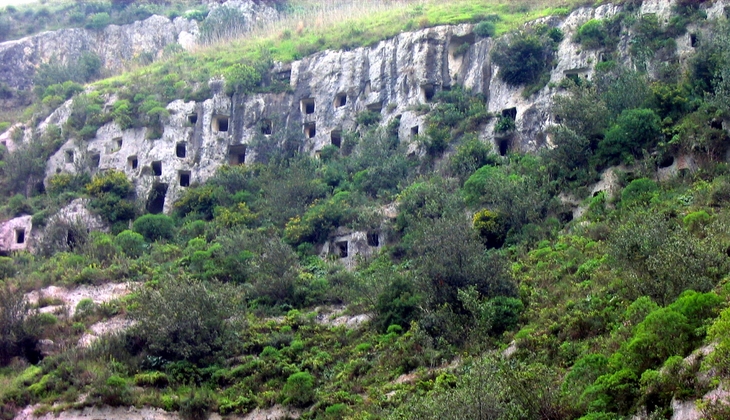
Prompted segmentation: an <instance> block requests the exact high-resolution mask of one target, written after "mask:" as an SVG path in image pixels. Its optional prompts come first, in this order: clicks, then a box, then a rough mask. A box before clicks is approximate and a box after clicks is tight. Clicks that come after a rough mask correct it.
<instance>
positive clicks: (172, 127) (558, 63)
mask: <svg viewBox="0 0 730 420" xmlns="http://www.w3.org/2000/svg"><path fill="white" fill-rule="evenodd" d="M665 3H666V4H665ZM720 3H721V4H723V5H726V4H728V3H730V2H728V1H727V0H724V1H719V2H717V4H720ZM642 7H643V8H642V12H644V13H665V11H666V10H670V11H671V4H670V3H667V2H666V1H662V0H653V1H647V2H646V3H645V5H644V6H642ZM711 7H712V10H713V13H715V14H719V13H720V12H719V10H721V9H719V7H720V6H717V5H716V4H715V5H713V6H711ZM667 8H668V9H667ZM722 10H724V9H722ZM620 11H621V7H620V6H618V5H613V4H607V5H603V6H600V7H597V8H595V9H594V8H580V9H577V10H575V11H574V12H572V13H571V14H569V15H568V16H565V17H549V18H544V19H540V20H539V21H536V22H532V23H530V24H528V25H534V24H536V23H540V24H545V25H549V26H553V27H558V28H560V29H561V30H562V31H563V33H564V39H563V41H562V42H561V43H560V44H559V46H558V49H557V51H556V56H555V65H554V68H553V69H552V70H551V74H550V81H551V83H550V84H549V85H548V86H546V87H545V88H543V89H541V90H540V91H539V92H537V93H535V94H533V95H531V96H529V97H527V98H525V97H523V87H522V86H510V85H508V84H506V83H504V82H503V81H502V80H501V79H500V78H499V68H498V67H497V66H496V65H494V64H493V63H491V60H490V53H491V51H492V48H494V45H495V43H494V41H493V40H492V39H491V38H480V37H478V36H476V35H475V34H474V33H473V31H472V29H473V27H472V25H468V24H464V25H456V26H440V27H435V28H428V29H422V30H418V31H414V32H408V33H402V34H400V35H397V36H396V37H394V38H392V39H389V40H385V41H382V42H380V43H378V44H376V45H374V46H371V47H363V48H356V49H353V50H349V51H323V52H320V53H317V54H313V55H311V56H309V57H306V58H304V59H302V60H299V61H295V62H293V63H290V64H277V65H276V66H275V69H274V74H273V76H274V77H275V78H278V79H279V80H285V81H288V82H289V85H290V89H289V90H288V91H287V92H284V93H268V94H253V95H246V96H238V95H234V96H233V97H227V96H225V95H224V94H223V93H222V92H221V91H222V86H223V83H224V82H223V81H222V80H211V82H210V85H211V90H212V91H213V92H215V95H214V97H213V98H212V99H209V100H206V101H204V102H201V103H195V102H188V103H185V102H183V101H180V100H178V101H174V102H172V103H170V104H168V106H167V109H168V110H169V111H170V114H171V115H170V117H169V119H168V120H167V121H166V122H165V124H164V131H163V135H162V138H161V139H157V140H148V139H146V129H133V130H120V129H119V127H118V126H117V125H116V124H114V123H110V124H108V125H106V126H104V127H102V128H101V129H100V130H99V131H98V133H97V136H96V138H94V139H92V140H90V141H88V142H83V143H81V142H77V141H76V140H75V139H69V141H68V142H67V143H66V144H65V145H64V146H63V147H62V148H61V150H59V152H58V153H56V155H54V156H53V157H51V159H50V160H49V165H48V170H47V177H50V176H52V175H53V174H55V173H58V172H59V171H60V172H73V171H75V168H74V166H75V164H72V163H70V162H68V159H67V156H68V153H69V151H70V152H72V153H73V154H74V156H79V158H80V159H81V161H85V160H84V159H87V158H88V157H89V156H93V157H96V156H98V162H99V165H98V168H94V169H95V170H97V169H98V170H105V169H110V168H115V169H118V170H122V171H125V172H126V173H127V175H128V176H129V177H130V178H131V179H133V180H134V181H135V184H136V190H137V195H138V197H139V199H140V200H141V201H142V204H149V201H150V200H149V198H150V197H151V196H153V195H155V194H156V193H155V194H153V193H152V192H153V191H158V192H159V191H160V190H159V189H160V188H162V189H164V188H166V190H165V199H164V203H163V204H162V205H161V206H159V203H158V207H160V208H159V209H157V208H155V210H162V211H164V212H170V211H171V209H172V203H173V202H174V201H175V200H177V199H178V198H179V197H180V194H181V192H182V191H184V189H185V188H187V187H186V185H187V184H195V183H198V182H204V181H205V180H206V179H208V178H209V177H210V176H212V175H213V174H214V173H215V171H216V169H217V168H218V167H220V166H221V165H223V164H239V163H251V162H253V161H254V160H255V159H256V156H255V151H254V150H252V149H253V148H252V147H250V145H251V143H253V142H256V141H262V140H266V139H267V137H268V136H272V137H271V138H281V137H284V135H286V136H287V137H289V138H292V137H293V138H296V137H299V138H300V139H301V142H300V143H299V148H300V150H301V151H303V152H306V153H310V154H312V155H316V154H317V153H318V152H319V151H320V150H321V149H322V148H323V147H325V146H327V145H330V144H333V143H337V139H338V138H340V137H339V133H342V132H346V131H348V130H352V129H355V128H356V120H357V116H358V115H359V114H360V113H361V112H364V111H366V110H371V111H376V112H379V113H380V116H381V125H385V124H389V123H391V122H392V121H393V120H394V119H398V120H399V121H400V125H399V132H398V133H399V137H400V139H401V141H403V142H406V143H407V144H408V153H413V154H419V153H423V150H422V148H421V144H420V143H419V142H417V141H414V140H415V133H416V132H418V133H423V132H424V131H425V129H426V127H425V125H426V123H425V116H424V114H423V113H422V112H419V109H418V108H420V109H423V108H426V109H428V107H430V106H431V96H432V95H433V94H435V93H436V92H438V91H440V90H443V89H449V88H451V87H452V86H454V84H456V83H458V84H461V85H463V86H464V87H465V88H466V89H467V90H470V91H472V92H475V93H481V94H483V95H484V96H485V97H486V98H487V107H488V110H489V111H490V112H491V113H493V114H495V115H500V114H501V113H502V112H503V111H505V110H509V111H508V112H514V114H515V115H516V121H515V124H516V129H515V131H514V133H509V135H508V136H502V137H496V136H495V134H494V124H495V122H496V118H493V119H492V120H491V121H489V122H488V123H487V124H485V125H484V126H483V127H481V129H480V138H481V140H482V141H484V142H487V143H491V144H492V145H493V146H494V148H495V150H499V149H502V150H520V151H534V150H537V149H538V148H540V147H544V146H548V147H550V146H551V140H550V137H549V130H548V129H549V128H550V127H551V126H552V125H554V124H555V121H553V120H552V118H553V117H552V115H551V112H550V107H551V104H552V98H553V97H554V95H556V94H560V93H561V90H560V88H558V87H556V86H559V84H560V82H561V81H562V80H563V79H564V78H566V77H567V76H571V77H572V76H574V75H577V76H578V77H582V78H588V79H590V78H592V77H593V72H594V70H593V68H594V66H595V64H596V63H598V62H600V61H601V60H602V59H603V57H602V54H601V53H600V51H598V50H583V49H582V47H581V46H580V45H579V44H577V43H575V42H573V39H574V35H575V33H576V31H577V29H578V28H579V27H580V26H581V25H582V24H584V23H585V22H587V21H588V20H590V19H605V18H610V17H612V16H614V15H616V14H617V13H619V12H620ZM708 14H709V12H708ZM700 26H701V25H700ZM685 38H686V39H685ZM628 42H629V38H628V36H623V37H622V38H621V40H620V41H619V48H618V51H619V53H618V54H617V56H616V57H614V59H617V60H618V61H620V62H622V63H624V64H627V65H629V66H631V65H632V62H631V57H630V56H629V54H628V49H629V48H628ZM465 44H466V45H467V46H468V47H466V48H465V47H464V45H465ZM684 44H688V45H689V44H691V38H690V35H682V37H680V38H679V39H678V45H684ZM687 48H690V49H691V45H690V46H689V47H687ZM680 51H683V50H680ZM690 53H691V51H688V52H687V54H686V56H689V54H690ZM680 59H682V58H681V57H680ZM111 100H112V98H110V103H111ZM68 107H69V105H68V104H65V105H64V106H63V107H61V108H60V109H59V110H57V111H56V112H55V113H54V114H52V115H51V117H49V120H47V122H46V123H45V124H48V123H54V124H59V125H60V124H62V123H63V121H65V119H66V118H67V117H68V110H69V108H68ZM193 115H194V116H195V118H194V121H195V122H194V123H192V122H191V121H193V120H191V119H190V117H191V116H193ZM26 137H27V136H26ZM181 144H182V145H183V146H181ZM179 147H184V148H185V156H184V157H181V156H178V148H179ZM92 161H94V162H95V161H96V159H92ZM134 162H136V167H135V164H134ZM153 162H154V163H155V165H157V166H156V168H157V170H156V169H155V168H153V167H152V165H153ZM158 195H159V194H158ZM148 209H149V207H148Z"/></svg>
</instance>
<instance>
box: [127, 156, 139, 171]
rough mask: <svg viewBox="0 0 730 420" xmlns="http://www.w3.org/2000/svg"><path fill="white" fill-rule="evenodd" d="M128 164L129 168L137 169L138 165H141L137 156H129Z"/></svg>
mask: <svg viewBox="0 0 730 420" xmlns="http://www.w3.org/2000/svg"><path fill="white" fill-rule="evenodd" d="M127 165H129V169H137V167H139V160H138V159H137V156H130V157H128V158H127Z"/></svg>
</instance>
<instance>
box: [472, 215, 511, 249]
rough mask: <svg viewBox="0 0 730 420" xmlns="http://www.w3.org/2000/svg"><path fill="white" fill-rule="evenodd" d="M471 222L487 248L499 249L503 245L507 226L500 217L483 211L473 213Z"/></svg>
mask: <svg viewBox="0 0 730 420" xmlns="http://www.w3.org/2000/svg"><path fill="white" fill-rule="evenodd" d="M472 222H473V225H474V229H475V230H476V231H477V232H478V233H479V236H480V237H481V238H482V240H483V241H484V244H485V245H486V246H487V248H500V247H501V246H502V245H504V240H505V237H506V235H507V225H506V223H505V220H504V217H503V216H502V215H500V214H499V213H497V212H494V211H491V210H488V209H484V210H481V211H478V212H476V213H474V217H473V218H472Z"/></svg>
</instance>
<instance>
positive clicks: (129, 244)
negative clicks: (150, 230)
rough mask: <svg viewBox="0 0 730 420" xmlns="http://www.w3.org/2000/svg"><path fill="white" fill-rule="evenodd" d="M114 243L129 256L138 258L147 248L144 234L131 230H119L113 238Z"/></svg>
mask: <svg viewBox="0 0 730 420" xmlns="http://www.w3.org/2000/svg"><path fill="white" fill-rule="evenodd" d="M114 244H115V245H116V246H118V247H119V248H120V249H121V250H122V252H124V254H125V255H126V256H127V257H129V258H139V257H141V256H142V254H144V252H145V250H146V249H147V246H146V244H145V240H144V236H142V235H140V234H139V233H137V232H133V231H131V230H123V231H121V232H119V234H118V235H117V236H116V237H115V238H114Z"/></svg>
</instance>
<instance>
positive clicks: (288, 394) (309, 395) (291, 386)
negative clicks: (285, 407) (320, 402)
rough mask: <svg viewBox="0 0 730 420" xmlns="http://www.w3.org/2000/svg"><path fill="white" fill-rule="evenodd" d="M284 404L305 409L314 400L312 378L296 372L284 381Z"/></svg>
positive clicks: (309, 375)
mask: <svg viewBox="0 0 730 420" xmlns="http://www.w3.org/2000/svg"><path fill="white" fill-rule="evenodd" d="M282 393H283V394H284V398H285V400H284V402H285V403H286V404H290V405H293V406H295V407H306V406H307V405H309V404H310V403H311V402H312V399H313V398H314V376H312V375H311V374H310V373H309V372H297V373H294V374H292V375H291V376H289V377H288V378H287V379H286V384H284V389H283V390H282Z"/></svg>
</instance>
